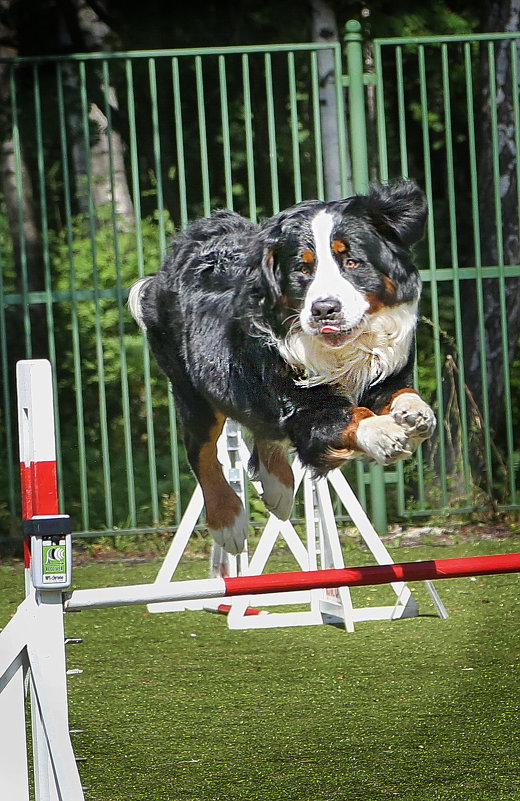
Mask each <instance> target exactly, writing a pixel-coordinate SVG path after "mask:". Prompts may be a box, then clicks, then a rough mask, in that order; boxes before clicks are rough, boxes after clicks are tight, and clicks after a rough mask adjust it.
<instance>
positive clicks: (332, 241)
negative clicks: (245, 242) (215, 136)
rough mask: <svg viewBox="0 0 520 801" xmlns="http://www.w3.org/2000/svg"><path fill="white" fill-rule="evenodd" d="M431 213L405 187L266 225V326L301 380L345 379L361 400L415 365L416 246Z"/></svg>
mask: <svg viewBox="0 0 520 801" xmlns="http://www.w3.org/2000/svg"><path fill="white" fill-rule="evenodd" d="M426 215H427V207H426V200H425V197H424V194H423V193H422V192H421V190H420V189H419V188H418V187H417V185H416V184H415V183H413V182H411V181H402V182H401V183H399V184H397V185H395V186H393V187H389V186H381V185H374V186H372V187H371V188H370V191H369V193H368V194H367V195H355V196H353V197H350V198H347V199H345V200H339V201H332V202H328V203H326V202H322V201H305V202H303V203H299V204H297V205H296V206H293V207H292V208H290V209H287V210H286V211H283V212H281V213H280V214H278V215H276V216H275V217H272V218H271V219H270V220H267V221H266V222H265V223H264V225H263V228H262V235H263V237H264V255H263V261H262V268H261V276H262V280H263V283H264V287H265V288H266V296H265V302H264V309H263V315H264V317H263V321H262V324H264V325H265V323H267V329H268V330H269V331H270V333H271V336H272V339H273V340H274V343H275V344H276V346H277V348H278V350H279V352H280V354H281V356H282V357H283V358H284V360H285V361H287V362H288V363H290V364H292V365H293V366H294V367H295V368H296V369H297V370H298V371H299V372H300V373H302V374H303V376H304V378H302V379H301V381H302V382H304V383H306V384H311V383H322V382H340V383H341V384H342V385H343V387H344V390H345V391H346V392H347V394H349V395H350V396H351V397H352V398H355V397H359V396H360V393H361V392H362V391H363V388H364V387H366V386H368V385H370V384H373V383H374V382H378V381H380V380H383V378H384V377H385V376H387V375H389V374H391V373H394V372H397V371H398V370H400V369H402V368H403V367H404V366H405V365H406V364H407V363H408V360H409V356H410V348H411V344H412V341H413V336H414V331H415V326H416V321H417V306H418V301H419V296H420V291H421V281H420V277H419V273H418V270H417V268H416V267H415V266H414V264H413V260H412V255H411V252H410V248H411V246H412V245H413V244H414V243H415V242H417V241H418V240H419V239H420V238H421V237H422V235H423V232H424V224H425V221H426ZM264 330H266V329H265V328H264Z"/></svg>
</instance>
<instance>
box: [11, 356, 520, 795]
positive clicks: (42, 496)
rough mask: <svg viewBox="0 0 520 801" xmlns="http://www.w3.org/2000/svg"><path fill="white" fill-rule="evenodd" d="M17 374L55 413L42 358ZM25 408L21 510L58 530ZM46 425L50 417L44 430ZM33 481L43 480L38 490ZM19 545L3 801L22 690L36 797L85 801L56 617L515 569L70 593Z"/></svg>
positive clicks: (46, 468)
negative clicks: (19, 593)
mask: <svg viewBox="0 0 520 801" xmlns="http://www.w3.org/2000/svg"><path fill="white" fill-rule="evenodd" d="M24 370H29V374H28V375H29V379H30V378H31V377H32V378H34V379H35V380H36V378H37V379H38V387H37V394H35V390H36V386H35V385H31V380H29V379H28V375H27V374H26V376H25V380H26V384H25V391H26V398H29V400H30V399H31V398H36V397H37V400H38V403H37V404H36V406H37V408H38V409H39V410H41V409H46V410H47V413H48V410H49V409H51V410H52V408H53V404H52V382H51V373H50V365H48V363H45V362H44V363H42V360H38V361H36V362H24V363H19V372H20V371H22V372H23V371H24ZM27 381H29V383H28V384H27ZM45 388H46V389H45ZM44 389H45V391H44ZM29 406H30V403H29ZM29 406H28V405H27V403H25V405H24V404H22V412H21V414H22V418H21V426H20V456H21V463H22V464H23V466H22V470H21V472H22V481H23V482H24V484H23V494H24V497H25V500H24V506H23V508H24V514H30V515H31V518H30V521H32V522H34V521H39V520H42V519H44V520H54V521H55V520H56V519H58V524H60V515H57V494H56V472H55V465H54V467H53V466H52V462H53V461H55V454H54V453H53V450H52V447H50V448H49V441H50V440H49V439H48V430H49V428H48V427H49V420H47V421H46V426H45V428H43V429H42V431H40V432H39V433H38V431H36V432H35V431H34V430H33V428H32V426H31V423H32V422H34V423H38V422H39V423H41V417H39V416H38V415H37V414H36V415H35V416H34V419H33V417H32V415H31V410H30V408H29ZM53 426H54V416H53V415H52V419H51V427H50V430H51V431H53ZM40 437H43V439H41V438H40ZM46 438H47V439H46ZM40 462H41V463H42V464H40ZM40 475H44V476H45V480H44V481H42V482H41V485H39V482H38V477H39V476H40ZM63 517H64V516H61V518H63ZM26 545H27V547H26V568H27V571H26V591H27V597H26V598H25V600H24V601H23V602H22V604H21V605H20V606H19V607H18V610H17V612H16V614H15V615H14V617H13V618H12V619H11V620H10V621H9V623H8V624H7V626H6V627H5V628H4V629H3V631H2V632H1V633H0V721H7V722H8V726H6V725H5V724H4V725H0V775H1V776H2V791H3V795H5V798H8V799H9V801H30V788H29V772H28V759H27V737H26V720H25V700H26V694H27V687H28V686H29V687H30V692H31V701H32V703H31V712H32V724H33V728H32V732H33V756H34V789H35V793H34V797H35V801H84V798H85V797H84V792H83V790H84V788H83V787H82V785H81V779H80V776H79V772H78V768H77V764H76V760H75V756H74V751H73V747H72V742H71V738H70V731H69V720H68V698H67V668H66V656H65V645H66V637H65V631H64V612H67V611H79V610H81V609H86V608H101V607H109V606H126V605H130V604H158V603H164V602H189V601H194V600H199V599H225V598H237V597H241V596H244V595H246V596H258V595H261V594H263V593H266V592H267V593H285V592H291V591H292V590H294V589H305V590H313V589H318V588H330V589H332V588H341V587H353V586H358V587H359V586H366V585H376V584H386V583H391V582H395V581H397V582H413V581H429V580H434V579H446V578H455V577H463V576H476V575H479V576H482V575H489V574H495V573H515V572H520V553H513V554H506V555H503V554H499V555H493V556H487V557H466V558H461V559H438V560H431V561H427V562H409V563H404V564H394V563H392V564H386V565H373V566H369V567H357V568H331V569H328V570H327V569H322V570H311V571H293V572H288V573H274V574H262V575H256V576H253V575H246V576H230V577H223V578H210V579H202V580H194V581H176V582H171V581H160V582H157V581H156V582H155V583H153V584H141V585H133V586H126V587H109V588H98V589H88V590H74V591H72V592H68V591H63V590H62V589H56V588H50V589H48V588H46V587H45V588H40V589H37V588H36V587H35V586H34V582H33V581H32V578H31V576H32V574H31V567H32V565H31V562H32V559H31V543H30V542H27V544H26Z"/></svg>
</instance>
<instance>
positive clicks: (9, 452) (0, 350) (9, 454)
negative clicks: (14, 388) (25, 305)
mask: <svg viewBox="0 0 520 801" xmlns="http://www.w3.org/2000/svg"><path fill="white" fill-rule="evenodd" d="M6 309H7V305H6V301H5V287H4V256H3V248H2V242H1V238H0V355H1V358H2V397H3V402H4V422H5V453H6V461H7V492H8V497H9V514H10V517H11V520H13V521H14V520H15V518H16V516H17V502H16V487H17V485H18V482H17V478H16V476H15V459H14V448H13V442H12V439H11V431H12V415H11V394H10V390H9V387H10V382H9V370H8V365H9V361H8V358H9V356H8V348H7V320H6Z"/></svg>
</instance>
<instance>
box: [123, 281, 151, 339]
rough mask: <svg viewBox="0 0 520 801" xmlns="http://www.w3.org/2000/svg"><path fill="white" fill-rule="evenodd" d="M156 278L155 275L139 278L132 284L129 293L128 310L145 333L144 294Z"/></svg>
mask: <svg viewBox="0 0 520 801" xmlns="http://www.w3.org/2000/svg"><path fill="white" fill-rule="evenodd" d="M154 278H155V276H154V275H147V276H145V277H144V278H139V280H138V281H136V282H135V284H132V286H131V287H130V292H129V293H128V308H129V310H130V314H131V315H132V317H133V318H134V320H135V321H136V323H137V324H138V326H139V327H140V328H142V329H143V331H146V324H145V322H144V319H143V309H142V300H143V293H144V292H145V290H146V288H147V287H148V286H149V284H150V283H151V282H152V281H153V279H154Z"/></svg>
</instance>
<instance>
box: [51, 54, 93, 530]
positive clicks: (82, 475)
mask: <svg viewBox="0 0 520 801" xmlns="http://www.w3.org/2000/svg"><path fill="white" fill-rule="evenodd" d="M68 69H69V80H70V70H71V69H72V67H71V65H68ZM75 77H76V76H75V75H74V76H73V78H74V80H75ZM63 84H64V74H63V66H62V64H61V63H58V64H57V65H56V89H57V95H58V115H59V128H60V150H61V169H62V175H63V202H64V207H65V219H66V223H65V224H66V237H67V257H68V262H69V275H70V298H71V300H70V303H71V328H72V355H73V364H74V396H75V405H76V420H77V442H78V456H79V470H78V474H79V475H78V477H79V489H80V507H81V524H82V526H83V530H84V531H87V530H88V528H89V521H90V517H89V507H88V474H87V458H86V447H85V414H84V405H83V381H82V373H81V363H82V360H81V345H80V335H79V311H78V299H77V292H76V271H75V266H74V242H73V239H74V235H73V221H72V198H71V183H72V182H71V175H70V171H69V156H68V136H67V117H66V105H65V96H64V86H63Z"/></svg>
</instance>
